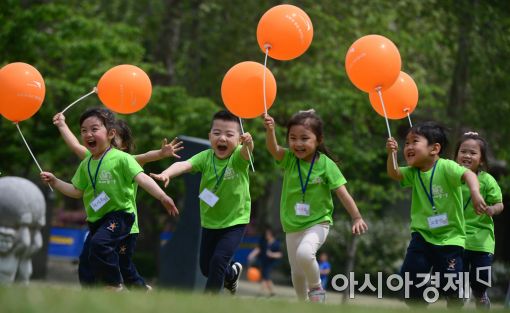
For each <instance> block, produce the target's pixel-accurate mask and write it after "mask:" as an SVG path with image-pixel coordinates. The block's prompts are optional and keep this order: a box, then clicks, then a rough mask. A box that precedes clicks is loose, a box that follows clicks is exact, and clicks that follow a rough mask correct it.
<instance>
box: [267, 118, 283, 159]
mask: <svg viewBox="0 0 510 313" xmlns="http://www.w3.org/2000/svg"><path fill="white" fill-rule="evenodd" d="M264 127H265V128H266V147H267V150H269V153H271V155H272V156H273V158H275V159H276V160H277V161H280V160H281V159H283V157H284V156H285V150H286V149H285V148H283V147H280V146H279V145H278V142H277V141H276V133H275V125H274V119H273V118H272V117H271V116H270V115H269V114H264Z"/></svg>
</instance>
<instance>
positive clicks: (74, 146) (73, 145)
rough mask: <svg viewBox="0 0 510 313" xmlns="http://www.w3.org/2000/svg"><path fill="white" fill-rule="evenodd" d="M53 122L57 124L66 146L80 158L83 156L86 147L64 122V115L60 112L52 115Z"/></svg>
mask: <svg viewBox="0 0 510 313" xmlns="http://www.w3.org/2000/svg"><path fill="white" fill-rule="evenodd" d="M53 124H54V125H55V126H57V128H58V131H59V132H60V135H61V136H62V138H63V139H64V141H65V143H66V144H67V146H68V147H69V148H70V149H71V150H72V151H73V152H74V154H76V155H77V156H78V157H79V158H80V159H81V160H83V159H84V158H85V155H86V153H87V148H85V147H84V146H82V145H81V144H80V142H79V141H78V139H77V138H76V136H75V135H74V134H73V132H72V131H71V130H70V129H69V127H68V126H67V124H66V117H65V116H64V114H62V113H57V114H55V116H54V117H53Z"/></svg>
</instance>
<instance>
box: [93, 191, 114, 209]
mask: <svg viewBox="0 0 510 313" xmlns="http://www.w3.org/2000/svg"><path fill="white" fill-rule="evenodd" d="M108 201H110V198H109V197H108V195H107V194H106V193H105V192H104V191H103V192H101V193H100V194H99V196H97V197H96V198H95V199H94V200H92V202H90V206H91V207H92V209H93V210H94V211H96V212H97V211H99V209H101V208H102V207H103V206H104V205H105V204H106V202H108Z"/></svg>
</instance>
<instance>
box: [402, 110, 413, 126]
mask: <svg viewBox="0 0 510 313" xmlns="http://www.w3.org/2000/svg"><path fill="white" fill-rule="evenodd" d="M404 112H406V114H407V119H408V120H409V126H411V127H413V122H411V115H410V114H409V109H405V110H404Z"/></svg>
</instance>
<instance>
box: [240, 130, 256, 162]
mask: <svg viewBox="0 0 510 313" xmlns="http://www.w3.org/2000/svg"><path fill="white" fill-rule="evenodd" d="M241 143H242V144H243V146H242V147H241V155H242V156H243V159H245V160H250V154H251V153H252V152H253V148H254V144H253V139H252V138H251V134H250V133H244V134H242V135H241Z"/></svg>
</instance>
